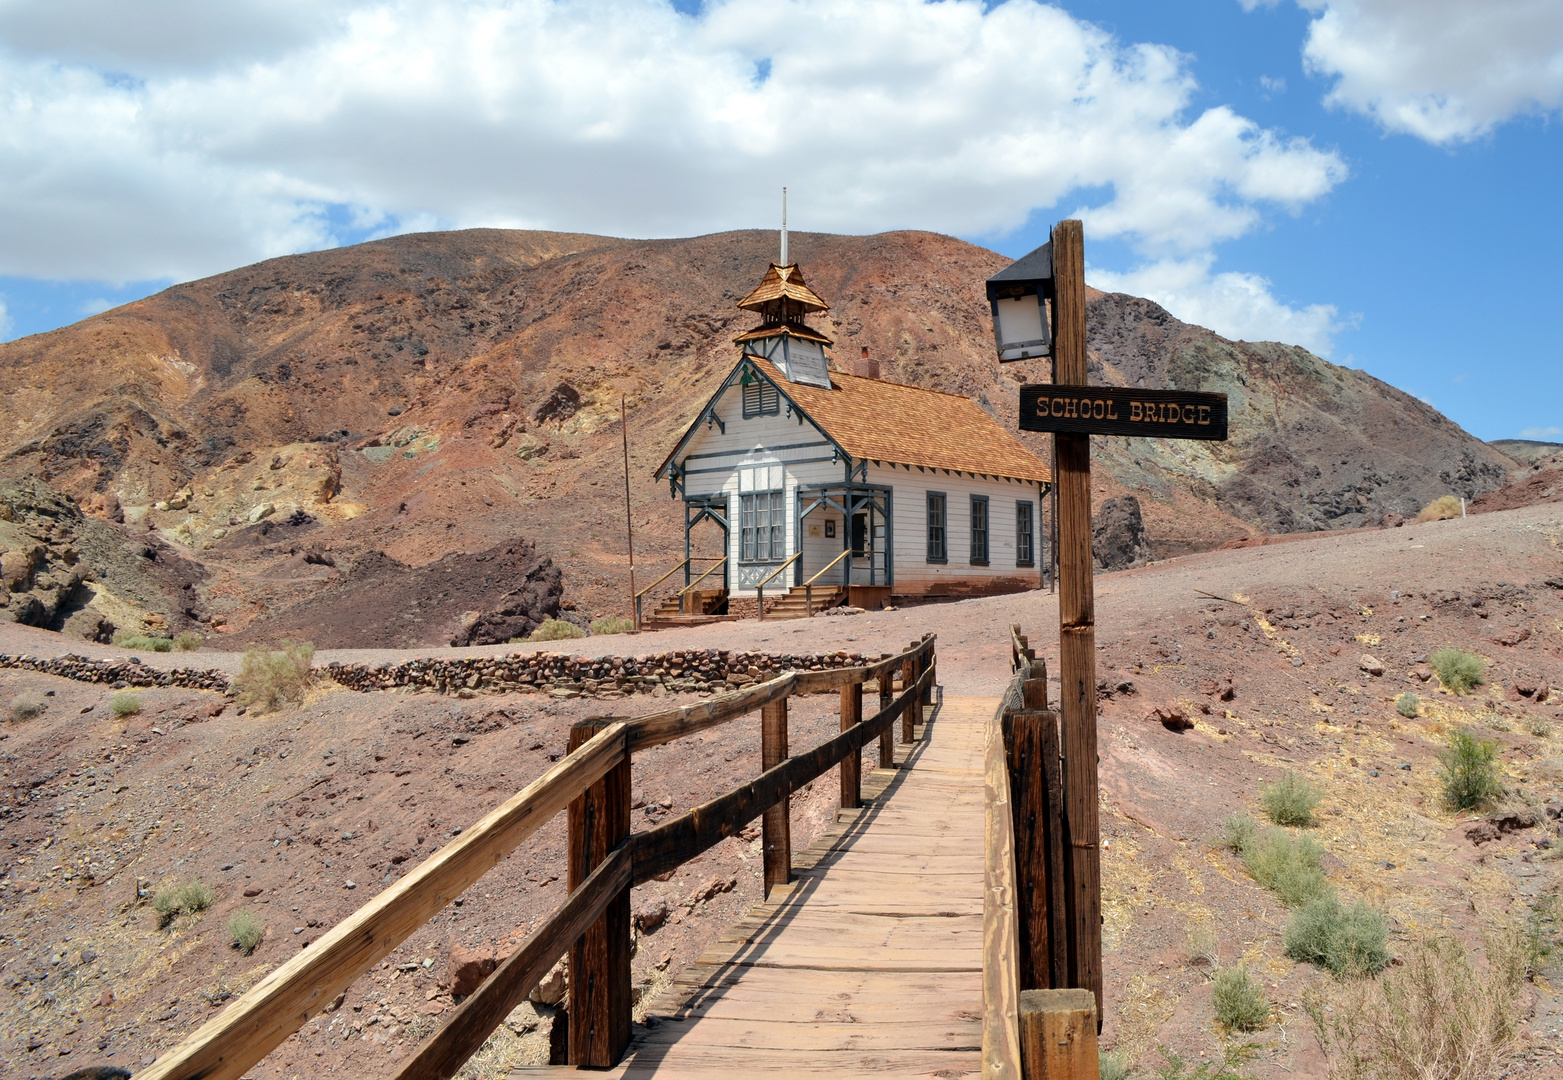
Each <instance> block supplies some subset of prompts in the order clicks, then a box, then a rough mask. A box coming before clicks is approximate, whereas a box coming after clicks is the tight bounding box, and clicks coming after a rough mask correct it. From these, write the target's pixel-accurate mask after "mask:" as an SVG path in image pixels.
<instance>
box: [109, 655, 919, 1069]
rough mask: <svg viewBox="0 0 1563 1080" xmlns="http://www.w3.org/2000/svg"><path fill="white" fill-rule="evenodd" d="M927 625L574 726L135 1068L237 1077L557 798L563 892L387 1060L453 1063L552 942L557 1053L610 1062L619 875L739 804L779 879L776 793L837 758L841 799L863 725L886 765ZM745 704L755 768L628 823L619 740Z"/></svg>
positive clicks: (664, 864) (620, 1041) (714, 829)
mask: <svg viewBox="0 0 1563 1080" xmlns="http://www.w3.org/2000/svg"><path fill="white" fill-rule="evenodd" d="M934 641H935V639H934V637H933V636H932V635H927V636H925V637H924V638H923V639H922V640H920V641H914V642H912V643H911V645H910V647H909V648H908V649H907V650H906V651H904V652H902V653H899V654H896V655H893V656H888V657H885V658H883V659H881V660H878V661H875V662H874V663H871V664H865V665H862V666H859V667H852V668H837V669H832V670H828V671H792V672H787V673H785V674H783V675H781V676H780V677H778V678H775V679H772V680H770V681H768V682H764V683H757V684H755V685H753V686H750V687H746V688H745V689H743V690H738V691H734V692H732V693H728V694H721V695H718V696H717V697H714V698H711V699H710V700H707V701H702V702H698V703H696V704H694V705H686V706H682V707H679V708H674V709H668V710H664V711H662V712H657V713H653V714H651V715H649V716H642V717H638V718H618V717H609V718H604V719H599V720H587V721H583V722H582V723H579V724H576V725H574V726H573V727H572V728H571V731H570V743H569V747H568V749H569V753H568V754H567V755H566V756H565V757H564V758H563V759H562V760H561V761H559V762H558V763H557V764H556V765H554V766H553V767H552V768H550V769H549V770H548V771H547V772H545V773H544V774H543V775H542V776H540V777H538V778H537V779H536V780H534V781H533V782H532V783H530V784H528V785H527V786H526V787H525V788H523V789H522V790H521V791H520V792H519V793H517V794H516V795H515V796H513V797H512V798H510V799H509V800H507V801H506V802H505V803H503V804H502V805H500V806H499V807H497V808H496V809H494V810H493V811H492V812H490V813H489V814H488V815H487V816H485V817H484V818H483V819H482V820H481V821H479V822H478V823H477V824H475V825H473V826H472V827H471V828H469V829H466V830H464V831H463V832H462V834H461V835H460V836H459V837H457V838H456V839H454V840H452V841H451V842H450V843H449V844H447V845H445V846H444V847H443V848H441V849H440V850H439V851H437V852H435V853H434V854H433V855H431V856H430V857H429V858H428V859H426V860H425V861H424V862H423V863H421V864H420V865H419V866H418V867H416V868H415V869H414V870H412V871H411V872H409V873H408V874H407V876H406V877H404V878H402V879H401V880H400V881H398V882H396V884H394V885H392V886H391V887H390V888H388V889H386V890H385V891H384V892H383V893H381V894H380V895H379V896H377V897H375V898H374V899H373V900H371V901H369V903H367V904H365V905H364V906H363V907H361V908H359V909H358V910H357V911H355V912H353V913H352V914H351V915H349V916H348V917H347V918H346V919H344V920H342V922H340V923H338V924H337V925H336V926H334V927H332V928H331V930H329V931H328V932H327V933H326V934H325V935H323V936H322V937H321V938H320V940H319V941H317V942H315V943H313V944H311V945H310V946H309V947H308V948H306V949H305V950H303V951H302V952H300V953H299V954H298V955H297V956H295V957H294V958H293V959H292V960H290V961H288V962H287V963H286V964H283V965H282V966H281V967H279V968H278V969H276V970H275V971H273V972H272V973H271V974H269V975H267V976H266V977H265V978H264V979H262V980H261V981H260V982H259V983H257V984H256V985H255V986H254V987H253V988H252V989H250V990H249V991H248V992H247V993H245V994H243V995H242V996H241V997H239V998H238V999H237V1000H235V1001H234V1002H233V1003H232V1004H231V1005H229V1006H228V1008H226V1009H225V1010H223V1012H221V1013H219V1014H218V1015H217V1016H215V1017H213V1018H212V1019H211V1020H209V1021H208V1022H207V1023H206V1024H204V1025H202V1026H201V1027H200V1028H198V1029H197V1030H196V1031H194V1032H192V1033H191V1034H190V1035H189V1036H188V1037H186V1038H185V1039H184V1040H183V1041H182V1042H180V1043H179V1044H178V1045H177V1046H175V1047H174V1048H173V1049H171V1050H169V1051H168V1052H167V1053H165V1054H164V1055H163V1056H162V1057H160V1058H158V1060H157V1061H156V1062H154V1063H153V1064H152V1065H150V1066H148V1067H147V1068H146V1069H144V1070H142V1071H141V1072H138V1073H137V1074H136V1078H137V1080H197V1078H200V1080H237V1078H239V1077H241V1076H242V1075H243V1074H244V1073H245V1072H246V1071H247V1070H249V1069H250V1068H251V1067H253V1066H254V1065H255V1064H256V1063H257V1062H259V1061H260V1060H261V1059H262V1058H264V1057H265V1056H266V1055H267V1054H268V1053H270V1052H271V1051H272V1050H273V1049H275V1048H276V1047H277V1046H278V1045H279V1044H281V1043H282V1042H283V1040H285V1039H286V1038H287V1037H288V1036H289V1035H291V1034H292V1033H293V1032H294V1031H296V1030H298V1028H300V1027H301V1026H302V1025H303V1024H304V1022H305V1021H306V1020H308V1019H309V1017H310V1016H312V1015H315V1014H318V1013H319V1012H321V1011H323V1010H325V1009H327V1008H328V1007H329V1006H330V1005H331V1003H332V1002H333V1001H335V1000H336V998H337V997H338V996H339V995H341V994H342V993H343V992H345V991H346V990H347V988H348V987H349V986H351V985H352V983H353V982H354V981H355V980H357V979H358V978H359V976H361V975H363V974H364V973H365V972H366V971H368V970H369V969H370V968H372V967H374V965H375V964H377V963H379V962H380V961H381V960H382V959H383V958H385V957H386V956H387V955H389V954H390V953H391V952H392V951H394V950H395V949H396V947H397V946H398V945H400V944H401V943H402V942H403V941H405V940H406V939H407V938H408V937H410V936H411V935H412V934H413V933H414V932H415V931H416V930H417V929H418V928H419V927H421V926H422V925H423V924H424V923H426V922H428V920H429V919H430V918H431V917H432V916H434V915H435V914H437V913H438V912H439V911H440V910H441V909H442V908H444V907H445V906H446V905H447V904H449V903H450V902H451V901H452V900H454V899H455V898H456V897H458V896H460V895H461V894H462V893H463V892H464V891H466V889H467V888H469V887H470V886H471V885H472V884H473V883H474V882H476V881H477V880H478V878H480V877H481V876H482V875H483V874H485V873H486V872H487V871H489V870H490V869H492V868H493V867H494V866H496V865H497V864H498V863H499V862H500V861H501V860H503V859H504V858H505V856H506V855H508V854H509V853H510V852H511V851H513V850H514V849H515V848H516V847H517V846H518V845H519V844H521V843H522V842H523V841H524V840H526V839H527V838H528V837H529V836H531V835H532V834H533V833H535V832H537V830H538V829H540V828H541V827H542V826H543V825H544V824H546V823H547V822H548V821H549V820H551V819H552V818H553V816H554V815H555V814H557V813H559V812H560V811H561V810H565V811H566V812H567V814H568V873H569V890H570V891H569V896H568V898H567V899H566V900H565V902H564V903H563V904H562V905H561V906H560V908H559V909H558V910H557V911H555V912H554V913H553V914H552V915H551V916H549V917H548V918H547V919H545V920H544V921H543V923H542V924H541V925H540V926H539V927H537V929H535V930H534V931H533V932H532V933H531V934H530V935H529V936H528V937H527V938H526V940H525V941H524V942H522V943H521V945H520V947H519V948H517V949H516V950H515V952H513V953H511V955H510V956H509V957H508V958H507V959H506V960H505V961H504V962H503V963H502V964H501V965H500V966H499V967H498V968H497V969H496V970H495V971H494V973H493V974H492V975H490V976H489V977H488V979H486V980H485V981H484V983H483V984H482V985H481V986H480V987H479V988H478V989H477V990H476V991H474V992H473V993H472V994H471V995H469V996H468V997H466V998H465V999H464V1000H463V1001H462V1002H461V1004H460V1005H458V1006H457V1007H456V1008H455V1010H454V1011H453V1012H452V1013H451V1016H450V1019H449V1020H448V1021H447V1022H446V1024H445V1025H444V1026H443V1027H441V1028H439V1029H438V1030H437V1031H435V1032H434V1033H433V1034H432V1035H430V1036H429V1037H428V1038H427V1039H426V1040H425V1041H424V1042H423V1043H422V1044H421V1045H420V1046H419V1047H418V1048H417V1049H416V1050H415V1051H414V1052H413V1054H412V1055H411V1056H410V1057H408V1058H407V1059H406V1060H405V1061H404V1062H403V1063H402V1066H401V1068H400V1070H399V1071H398V1073H397V1077H398V1078H400V1080H413V1078H417V1080H434V1078H446V1077H451V1076H454V1075H455V1074H456V1072H457V1071H458V1070H459V1069H460V1068H461V1066H462V1064H464V1063H465V1062H466V1060H467V1059H468V1058H469V1057H471V1056H472V1054H474V1053H475V1052H476V1051H477V1050H478V1049H479V1047H481V1046H482V1045H483V1042H484V1040H486V1039H487V1038H488V1036H489V1035H490V1034H491V1033H492V1032H493V1031H494V1030H495V1029H496V1028H497V1027H498V1026H499V1025H500V1024H501V1023H502V1022H503V1021H504V1019H505V1017H506V1016H508V1015H509V1014H510V1011H511V1010H512V1009H514V1008H515V1007H516V1006H517V1005H519V1004H520V1003H521V1002H522V1001H523V1000H525V999H526V997H527V995H528V994H530V993H531V991H532V990H533V989H534V988H535V987H536V986H537V984H538V983H539V982H540V981H541V980H542V978H543V976H544V975H546V974H547V973H548V971H549V969H551V968H552V967H553V966H554V964H555V963H557V962H558V960H559V959H560V957H561V956H563V955H565V954H566V953H568V955H569V958H570V959H569V967H570V980H569V985H570V991H569V999H568V1008H567V1009H565V1010H561V1013H560V1014H559V1015H558V1016H556V1017H555V1023H556V1024H561V1023H562V1024H565V1025H566V1030H567V1031H568V1036H567V1040H564V1042H565V1048H564V1054H563V1055H562V1056H563V1057H565V1059H566V1060H567V1061H568V1063H569V1064H572V1065H582V1066H595V1067H604V1066H612V1065H614V1064H617V1062H618V1060H619V1058H620V1057H622V1055H623V1053H624V1050H625V1048H626V1047H627V1046H628V1043H629V1036H630V1022H631V1021H630V1009H631V1004H632V997H631V992H630V941H631V938H630V911H629V901H630V889H631V887H632V886H634V885H640V884H643V883H644V882H646V881H649V880H651V879H652V878H653V877H655V876H657V875H658V874H661V873H664V872H666V871H667V870H670V869H673V868H675V867H677V866H680V865H682V864H683V863H685V862H688V861H689V860H690V859H692V858H694V857H695V856H697V855H699V854H700V853H701V852H704V851H706V850H708V849H709V848H711V847H712V846H714V845H715V844H717V843H719V842H720V841H721V840H723V839H724V838H726V837H729V836H733V835H736V834H737V833H738V831H739V830H740V829H742V828H743V827H744V826H746V825H747V824H749V823H750V822H752V821H753V820H754V819H755V818H756V817H760V818H761V819H762V826H761V829H762V832H761V836H762V842H763V847H764V852H765V860H764V866H765V891H766V894H767V895H769V893H770V890H771V889H772V888H773V887H774V886H775V885H777V884H782V883H785V882H786V881H787V880H788V879H789V877H790V871H791V864H792V852H791V842H790V830H789V820H788V804H787V799H788V796H790V795H791V794H792V793H793V792H795V791H797V790H798V789H800V788H801V787H803V785H805V784H807V783H809V782H810V781H812V780H814V779H815V778H817V777H818V776H820V775H821V774H822V773H824V772H825V771H826V770H828V769H830V768H832V767H834V766H835V765H837V764H838V763H839V764H840V765H841V805H842V806H843V807H844V808H852V807H856V806H858V805H860V803H861V770H860V759H861V752H862V748H863V747H864V746H866V745H868V744H869V743H870V742H873V741H874V740H876V739H877V740H878V741H879V762H880V764H881V765H883V766H889V765H891V764H893V761H894V759H893V746H892V744H891V740H892V739H893V738H894V728H895V721H896V719H897V718H898V717H899V718H900V719H901V738H902V741H903V742H910V741H911V739H912V736H913V723H914V721H915V720H916V719H917V718H918V716H920V714H921V707H922V705H923V704H924V703H926V702H929V701H930V700H931V691H932V687H933V686H934V685H935V682H936V679H937V675H936V673H935V663H934V660H935V656H934ZM898 674H899V675H900V677H901V692H900V694H899V696H896V695H895V694H894V691H893V689H892V684H893V680H894V678H895V676H896V675H898ZM868 682H876V683H877V684H878V687H879V709H878V711H877V712H875V713H874V714H873V715H872V716H871V717H869V718H867V719H864V717H863V687H864V684H865V683H868ZM830 690H839V691H840V695H841V733H840V734H839V735H837V736H835V737H834V738H831V739H828V740H826V741H825V742H824V743H822V744H820V745H819V746H817V747H815V748H814V749H813V750H810V751H808V752H807V753H803V754H799V755H796V756H791V757H789V756H788V749H787V700H788V699H789V698H790V697H792V696H794V695H797V694H811V693H820V692H825V691H830ZM755 710H759V711H760V713H761V763H762V769H763V771H762V772H761V774H760V775H759V776H758V777H756V778H755V779H754V780H753V781H751V782H750V783H747V784H742V785H739V786H738V787H736V788H734V789H733V790H731V791H728V792H726V793H725V794H723V795H721V796H718V797H717V798H715V799H712V800H711V801H709V802H707V803H705V804H703V805H701V806H697V807H695V808H694V809H693V810H691V811H689V812H688V813H686V814H683V815H681V816H679V817H677V818H673V819H672V820H670V821H667V822H664V823H663V824H661V825H658V826H657V827H655V828H653V829H650V830H648V831H646V832H641V833H635V834H633V835H632V834H631V833H630V762H631V759H632V757H633V755H634V754H635V753H636V752H637V751H640V750H646V749H649V748H651V747H653V746H660V745H663V744H664V743H669V742H673V741H674V740H676V739H680V738H683V737H684V736H686V735H692V734H694V733H696V732H699V731H704V730H707V729H709V728H712V727H716V726H718V725H721V724H725V723H729V722H731V721H733V720H737V719H738V718H740V717H742V716H746V715H748V714H749V713H751V712H754V711H755ZM556 1045H557V1043H556Z"/></svg>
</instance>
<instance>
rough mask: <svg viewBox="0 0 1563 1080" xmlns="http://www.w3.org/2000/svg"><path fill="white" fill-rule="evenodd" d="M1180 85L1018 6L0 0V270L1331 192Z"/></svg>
mask: <svg viewBox="0 0 1563 1080" xmlns="http://www.w3.org/2000/svg"><path fill="white" fill-rule="evenodd" d="M1195 90H1196V87H1195V84H1194V81H1193V78H1192V76H1191V75H1190V74H1189V71H1188V66H1187V58H1186V57H1184V56H1183V55H1182V54H1180V53H1178V52H1176V51H1175V50H1173V49H1170V48H1167V47H1163V46H1156V45H1126V44H1123V43H1120V42H1118V41H1116V40H1115V39H1113V38H1112V37H1110V36H1109V35H1107V34H1106V33H1104V32H1103V31H1101V30H1099V29H1098V28H1096V27H1094V26H1092V25H1090V24H1088V23H1085V22H1082V21H1080V20H1078V19H1076V18H1074V17H1072V16H1071V15H1069V14H1067V13H1066V12H1064V11H1062V10H1060V9H1058V8H1054V7H1047V6H1043V5H1040V4H1037V3H1033V2H1031V0H1009V2H1007V3H1003V4H999V5H997V6H995V7H992V8H991V9H989V8H986V7H985V5H984V4H983V3H981V2H978V0H949V2H944V3H922V2H920V0H859V2H856V3H853V4H850V5H843V4H839V3H835V2H831V0H711V2H710V3H708V4H707V5H706V7H705V8H704V9H703V10H702V13H701V15H700V16H699V17H693V18H692V17H689V16H684V15H680V14H678V13H677V12H675V11H674V10H673V9H672V8H671V7H670V6H668V4H667V3H666V2H665V0H615V2H603V3H588V2H574V0H557V2H555V0H472V2H456V0H421V2H414V0H383V2H372V0H336V2H331V3H318V2H314V0H266V2H263V0H232V2H230V3H225V4H222V5H213V4H209V3H206V2H204V0H165V2H164V3H162V4H155V5H154V4H143V5H134V6H130V7H127V6H126V5H124V4H122V3H119V2H117V0H0V132H4V134H3V136H0V274H17V275H25V276H47V277H74V278H93V279H100V280H109V281H119V280H127V279H151V278H174V279H183V278H188V277H191V276H195V275H198V274H202V273H210V272H215V271H218V270H223V269H227V268H229V267H231V266H235V265H239V264H241V263H245V262H249V261H252V260H254V259H258V258H263V257H267V256H271V255H276V254H281V253H285V252H291V251H297V250H303V249H308V248H312V247H320V246H325V245H329V244H331V243H333V242H334V241H335V238H336V237H337V236H338V235H339V234H340V231H341V230H340V229H339V227H338V226H337V225H335V224H333V222H334V221H340V220H342V218H343V217H344V215H351V216H353V217H354V218H355V222H354V224H355V227H356V228H358V229H369V230H371V231H373V232H376V233H383V234H389V233H394V232H399V231H406V230H407V229H409V228H413V227H428V226H430V225H433V224H438V225H441V226H469V225H500V226H517V227H544V228H553V229H568V230H582V231H592V232H604V233H613V234H618V235H632V236H646V235H685V234H689V233H692V232H706V231H713V230H718V229H724V228H733V227H743V226H753V225H755V224H757V223H767V224H768V223H770V222H771V221H772V220H773V219H775V217H776V202H777V191H776V189H777V188H779V187H780V186H781V185H782V184H784V183H785V184H788V185H789V187H790V188H791V191H792V220H793V223H794V225H795V226H796V227H798V228H800V229H818V230H839V231H851V232H868V231H875V230H879V229H885V228H899V227H922V228H932V229H939V230H943V231H947V232H952V233H960V234H965V235H974V234H978V235H995V234H1000V233H1002V232H1004V231H1006V230H1009V229H1013V228H1015V227H1017V226H1019V225H1021V224H1022V223H1023V222H1025V221H1026V219H1027V217H1028V215H1029V214H1030V213H1031V212H1032V211H1033V210H1037V209H1045V208H1054V209H1056V211H1057V212H1058V213H1059V214H1060V216H1062V215H1063V214H1065V213H1069V212H1071V211H1074V210H1075V209H1076V208H1075V207H1073V206H1070V205H1067V204H1066V200H1073V199H1075V198H1077V197H1078V196H1074V195H1072V194H1071V193H1072V192H1076V191H1078V190H1080V189H1088V190H1093V191H1106V192H1108V193H1109V194H1107V195H1105V196H1103V197H1102V199H1101V200H1100V201H1098V202H1097V203H1096V204H1094V205H1088V206H1084V207H1080V208H1078V212H1079V213H1081V214H1082V215H1083V216H1084V217H1085V218H1086V222H1087V229H1088V234H1089V235H1090V236H1092V237H1096V238H1108V237H1112V238H1119V239H1122V240H1124V241H1126V242H1127V243H1128V244H1129V245H1130V246H1131V247H1132V248H1133V249H1134V250H1136V251H1139V252H1140V253H1142V255H1143V256H1144V257H1147V258H1157V259H1173V260H1181V261H1182V262H1184V263H1191V264H1197V263H1199V261H1200V260H1201V259H1207V261H1208V252H1209V250H1210V248H1211V246H1212V245H1214V244H1216V243H1219V242H1221V241H1223V240H1226V239H1230V238H1232V237H1236V236H1240V235H1243V234H1244V233H1246V232H1248V231H1249V230H1251V229H1253V228H1254V227H1255V226H1256V225H1257V224H1258V223H1259V222H1260V221H1261V220H1262V218H1263V216H1264V215H1265V214H1266V213H1267V212H1270V211H1271V210H1272V209H1280V210H1282V211H1285V212H1296V211H1297V210H1298V209H1300V208H1301V207H1302V206H1304V205H1306V204H1307V203H1309V202H1310V201H1312V200H1315V199H1318V198H1319V197H1320V196H1322V195H1323V194H1325V193H1326V192H1328V191H1329V190H1330V189H1331V188H1332V187H1333V186H1334V185H1336V184H1338V183H1339V182H1341V180H1342V179H1343V178H1344V176H1345V167H1344V165H1343V163H1342V161H1341V159H1340V158H1339V157H1338V156H1337V155H1335V154H1334V153H1332V152H1329V151H1326V150H1320V149H1319V148H1316V147H1314V146H1312V145H1311V144H1309V143H1308V142H1307V141H1306V140H1301V139H1294V138H1289V137H1287V136H1286V135H1285V134H1283V133H1280V132H1276V131H1273V130H1269V129H1265V128H1261V127H1260V126H1258V125H1257V124H1255V123H1254V122H1253V121H1251V120H1248V119H1246V118H1244V117H1242V116H1239V115H1237V114H1236V113H1234V112H1233V111H1232V110H1230V109H1229V108H1225V107H1215V108H1211V109H1207V110H1204V111H1202V112H1196V111H1194V110H1193V109H1192V107H1191V102H1192V100H1193V97H1194V92H1195ZM1055 204H1057V205H1056V206H1055ZM1227 277H1228V275H1220V276H1219V277H1218V278H1217V279H1213V282H1215V283H1220V282H1223V281H1225V279H1226V278H1227ZM1250 285H1252V286H1253V287H1256V288H1259V289H1260V290H1261V292H1262V291H1263V286H1262V283H1259V281H1258V279H1246V278H1245V279H1242V280H1241V281H1240V282H1239V283H1238V284H1237V285H1232V286H1228V285H1219V288H1220V289H1234V288H1235V289H1236V290H1237V291H1239V292H1241V291H1243V290H1244V289H1247V288H1249V286H1250ZM1213 287H1214V286H1213ZM1207 291H1208V290H1207ZM1265 295H1268V294H1267V293H1266V294H1265ZM1250 307H1252V308H1253V309H1254V310H1256V311H1257V310H1258V309H1259V308H1261V307H1263V304H1262V303H1261V302H1259V301H1255V302H1254V303H1253V304H1251V305H1250ZM1276 310H1281V309H1280V308H1279V307H1277V309H1276ZM1286 310H1289V309H1286ZM1307 310H1309V311H1311V310H1312V309H1307ZM1255 317H1256V318H1257V316H1255ZM1285 325H1288V324H1286V323H1281V324H1277V326H1278V329H1277V330H1276V331H1275V332H1273V333H1270V334H1268V336H1277V334H1278V333H1279V332H1280V329H1281V328H1284V326H1285Z"/></svg>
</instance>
